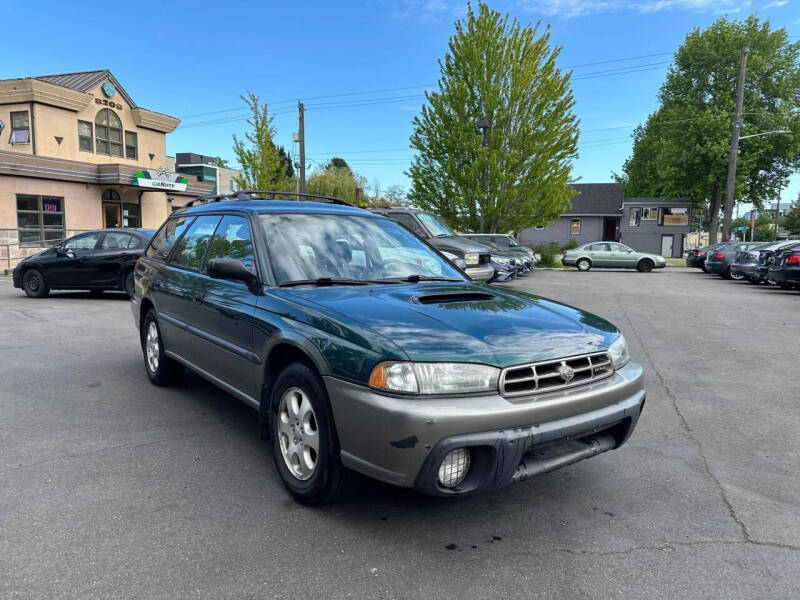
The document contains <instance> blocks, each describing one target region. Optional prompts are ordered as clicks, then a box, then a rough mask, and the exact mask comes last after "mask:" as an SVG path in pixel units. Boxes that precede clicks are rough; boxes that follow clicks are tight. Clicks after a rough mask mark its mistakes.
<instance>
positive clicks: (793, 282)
mask: <svg viewBox="0 0 800 600" xmlns="http://www.w3.org/2000/svg"><path fill="white" fill-rule="evenodd" d="M767 279H768V280H769V281H771V282H772V283H775V284H777V285H779V286H780V287H782V288H784V289H791V288H797V289H800V246H790V247H784V248H783V249H782V250H780V251H779V252H777V253H776V254H775V258H774V264H773V265H772V266H771V267H770V268H769V271H768V272H767Z"/></svg>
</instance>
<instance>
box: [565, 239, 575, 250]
mask: <svg viewBox="0 0 800 600" xmlns="http://www.w3.org/2000/svg"><path fill="white" fill-rule="evenodd" d="M577 247H578V238H574V237H571V238H569V241H568V242H567V244H566V245H565V246H564V250H574V249H575V248H577Z"/></svg>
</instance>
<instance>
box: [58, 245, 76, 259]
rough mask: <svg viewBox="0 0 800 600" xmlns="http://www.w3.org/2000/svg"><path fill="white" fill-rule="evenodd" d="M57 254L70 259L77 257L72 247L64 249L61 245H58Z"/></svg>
mask: <svg viewBox="0 0 800 600" xmlns="http://www.w3.org/2000/svg"><path fill="white" fill-rule="evenodd" d="M56 255H57V256H66V257H67V258H69V259H74V258H75V251H74V250H71V249H69V248H68V249H66V250H64V249H63V248H62V247H61V246H56Z"/></svg>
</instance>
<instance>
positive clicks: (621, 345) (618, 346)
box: [608, 334, 631, 369]
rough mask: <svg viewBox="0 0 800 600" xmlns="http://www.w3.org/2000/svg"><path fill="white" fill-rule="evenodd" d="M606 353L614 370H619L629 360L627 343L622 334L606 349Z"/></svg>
mask: <svg viewBox="0 0 800 600" xmlns="http://www.w3.org/2000/svg"><path fill="white" fill-rule="evenodd" d="M608 353H609V354H610V355H611V362H612V363H613V365H614V369H621V368H622V367H624V366H625V365H627V364H628V361H629V360H630V359H631V355H630V354H628V342H626V341H625V337H624V336H623V335H622V334H620V336H619V337H618V338H617V339H616V340H615V341H614V343H613V344H611V345H610V346H609V347H608Z"/></svg>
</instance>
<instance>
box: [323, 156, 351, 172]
mask: <svg viewBox="0 0 800 600" xmlns="http://www.w3.org/2000/svg"><path fill="white" fill-rule="evenodd" d="M333 167H335V168H337V169H347V170H348V171H350V170H351V169H350V165H348V164H347V161H346V160H345V159H343V158H339V157H338V156H334V157H333V158H332V159H331V160H330V162H329V163H328V168H329V169H330V168H333Z"/></svg>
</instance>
